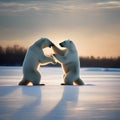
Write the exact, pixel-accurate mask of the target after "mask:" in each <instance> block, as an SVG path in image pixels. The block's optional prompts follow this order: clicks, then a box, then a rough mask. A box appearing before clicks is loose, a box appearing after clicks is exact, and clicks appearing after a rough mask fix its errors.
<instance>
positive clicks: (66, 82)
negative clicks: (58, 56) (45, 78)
mask: <svg viewBox="0 0 120 120" xmlns="http://www.w3.org/2000/svg"><path fill="white" fill-rule="evenodd" d="M73 80H74V76H73V75H72V74H71V73H68V74H67V75H66V76H64V84H62V85H73Z"/></svg>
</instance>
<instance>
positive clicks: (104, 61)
mask: <svg viewBox="0 0 120 120" xmlns="http://www.w3.org/2000/svg"><path fill="white" fill-rule="evenodd" d="M26 51H27V50H26V49H25V48H24V47H20V46H19V45H14V46H13V47H6V48H3V47H2V46H0V66H22V63H23V60H24V57H25V54H26ZM80 64H81V67H105V68H120V56H119V57H117V58H112V57H111V58H106V57H103V58H100V57H97V58H95V57H93V56H90V57H80ZM48 66H60V65H59V64H56V65H52V64H50V65H48Z"/></svg>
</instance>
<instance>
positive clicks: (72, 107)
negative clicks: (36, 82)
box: [0, 67, 120, 120]
mask: <svg viewBox="0 0 120 120" xmlns="http://www.w3.org/2000/svg"><path fill="white" fill-rule="evenodd" d="M40 72H41V75H42V80H41V83H45V84H46V85H45V86H41V87H40V86H34V87H33V86H28V87H25V86H18V85H17V84H18V82H19V81H20V80H21V79H22V67H0V120H119V119H120V90H119V88H120V69H111V68H109V69H105V68H81V71H80V74H81V78H82V80H83V81H84V82H85V83H86V85H84V86H61V85H60V83H61V82H63V79H62V70H61V68H51V67H41V68H40Z"/></svg>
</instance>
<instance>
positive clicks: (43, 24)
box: [0, 0, 120, 57]
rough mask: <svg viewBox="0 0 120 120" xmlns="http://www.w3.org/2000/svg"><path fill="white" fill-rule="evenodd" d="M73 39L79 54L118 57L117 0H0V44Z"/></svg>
mask: <svg viewBox="0 0 120 120" xmlns="http://www.w3.org/2000/svg"><path fill="white" fill-rule="evenodd" d="M40 37H48V38H50V39H51V40H52V41H53V42H54V43H56V44H58V43H59V42H61V41H63V40H65V39H72V40H73V41H74V42H75V44H76V46H77V48H78V52H79V55H80V56H91V55H93V56H107V57H111V56H113V57H117V56H120V47H119V46H120V0H0V45H1V46H8V45H14V44H18V45H20V46H24V47H28V46H29V45H30V44H32V43H33V42H34V41H35V40H37V39H39V38H40Z"/></svg>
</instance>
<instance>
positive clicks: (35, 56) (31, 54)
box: [19, 38, 55, 85]
mask: <svg viewBox="0 0 120 120" xmlns="http://www.w3.org/2000/svg"><path fill="white" fill-rule="evenodd" d="M52 45H53V43H52V42H51V41H50V40H49V39H47V38H41V39H39V40H38V41H36V42H35V43H34V44H33V45H31V46H30V47H29V48H28V50H27V53H26V55H25V59H24V62H23V79H22V80H21V81H20V82H19V85H27V84H28V83H29V82H31V83H32V84H33V85H42V84H39V82H40V79H41V75H40V73H39V71H38V68H39V66H40V65H41V64H42V65H46V64H48V63H55V60H54V59H53V58H52V57H47V56H45V55H44V52H43V49H44V48H46V47H51V46H52Z"/></svg>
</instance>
